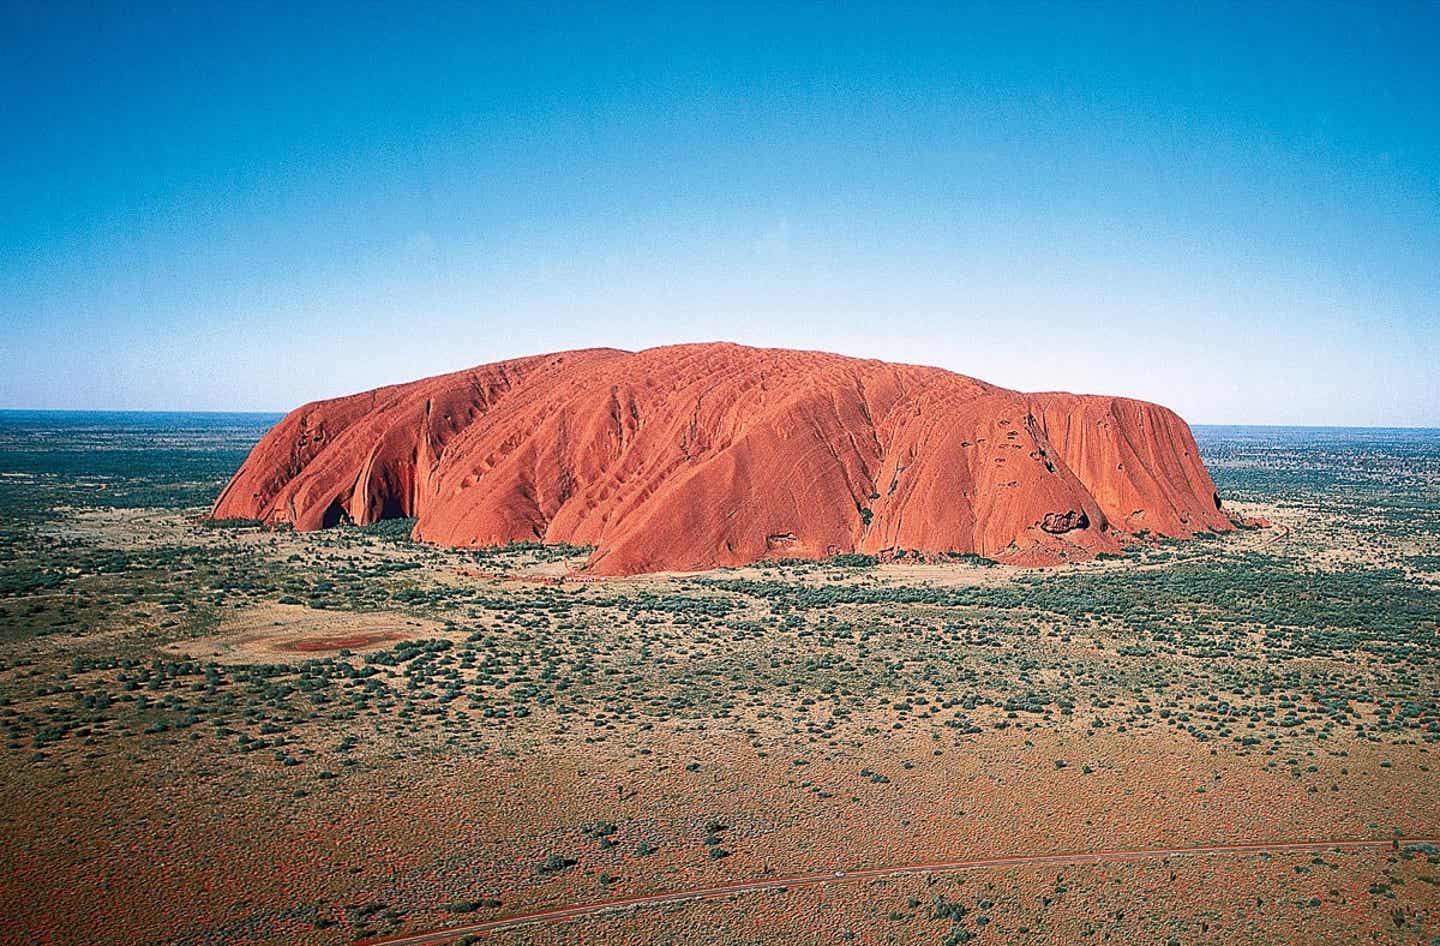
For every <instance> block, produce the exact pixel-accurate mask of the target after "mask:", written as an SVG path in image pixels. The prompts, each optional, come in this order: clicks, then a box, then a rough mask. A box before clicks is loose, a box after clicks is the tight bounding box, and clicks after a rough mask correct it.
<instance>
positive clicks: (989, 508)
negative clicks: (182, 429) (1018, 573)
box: [212, 344, 1232, 574]
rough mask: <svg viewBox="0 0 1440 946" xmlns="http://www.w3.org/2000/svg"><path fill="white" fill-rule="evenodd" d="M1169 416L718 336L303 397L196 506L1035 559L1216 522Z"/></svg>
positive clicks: (435, 534)
mask: <svg viewBox="0 0 1440 946" xmlns="http://www.w3.org/2000/svg"><path fill="white" fill-rule="evenodd" d="M1215 496H1216V494H1215V487H1214V484H1213V482H1211V479H1210V476H1209V474H1208V473H1207V472H1206V470H1205V467H1204V465H1203V463H1201V461H1200V458H1199V453H1198V451H1197V450H1196V447H1195V442H1194V439H1193V438H1192V436H1191V434H1190V430H1189V428H1188V427H1187V426H1186V424H1185V422H1184V421H1182V420H1181V419H1180V418H1179V417H1177V416H1176V415H1175V414H1174V413H1173V412H1171V411H1169V410H1166V409H1165V408H1163V407H1159V406H1158V405H1154V404H1148V403H1145V402H1142V401H1132V400H1129V399H1126V398H1115V397H1095V396H1078V395H1073V394H1022V393H1018V392H1015V391H1009V390H1006V389H1004V388H998V387H995V386H993V385H989V384H986V383H984V382H982V381H977V380H975V379H973V378H968V377H965V376H963V375H958V374H954V373H952V372H948V371H943V370H941V369H938V368H926V367H919V366H914V365H898V364H889V363H885V362H880V361H869V360H861V359H855V358H845V357H841V356H839V355H830V354H824V353H819V352H798V351H786V350H778V349H757V348H747V347H742V346H738V345H729V344H707V345H679V346H673V347H666V348H655V349H649V350H646V351H641V352H634V353H631V352H623V351H616V350H613V349H591V350H584V351H572V352H564V353H561V354H555V355H543V356H536V357H532V358H521V359H516V360H514V361H506V362H499V363H496V364H492V365H485V366H482V367H479V368H475V369H472V370H469V371H461V372H456V373H454V374H449V375H442V376H439V377H435V378H427V379H425V380H422V381H415V382H412V383H410V384H402V385H395V386H392V387H386V388H379V389H377V390H375V391H370V392H366V393H364V394H357V395H351V396H349V397H342V398H336V399H334V400H328V401H320V402H316V403H313V404H308V405H305V406H304V407H301V408H299V409H297V410H295V411H293V412H292V413H291V414H289V415H288V416H286V417H285V419H284V420H282V421H281V422H280V423H279V424H278V425H277V426H276V427H275V428H274V429H273V430H271V431H270V432H269V433H268V434H267V435H266V436H265V437H264V439H263V440H262V441H261V442H260V443H259V444H258V445H257V446H256V447H255V449H254V450H253V451H252V453H251V454H250V456H249V458H248V459H247V460H246V461H245V463H244V465H243V466H242V467H241V468H240V470H239V472H237V473H236V474H235V477H234V478H233V479H232V480H231V482H230V484H229V485H228V486H227V487H226V489H225V491H224V492H223V493H222V494H221V496H220V498H219V499H218V500H217V501H216V503H215V507H214V510H213V513H212V514H213V515H214V516H215V517H217V518H257V519H262V520H264V521H266V522H269V523H281V522H288V523H292V524H294V526H295V528H297V529H316V528H323V527H326V526H329V525H334V524H336V523H337V522H341V521H353V522H357V523H362V524H364V523H370V522H375V521H377V520H379V519H383V518H389V517H395V516H413V517H415V518H416V519H417V523H416V526H415V531H414V535H415V538H416V539H419V540H423V541H429V542H435V543H439V544H443V545H451V546H461V547H466V546H488V545H496V544H504V543H509V542H516V541H535V540H540V541H546V542H555V543H558V542H564V543H570V544H575V545H589V546H594V547H595V551H594V553H593V555H592V556H591V558H590V562H589V568H590V569H591V570H593V571H594V572H595V573H598V574H629V573H635V572H645V571H659V570H696V569H704V568H711V567H715V566H724V565H739V564H744V563H748V562H753V561H757V560H761V559H765V558H781V557H783V558H794V557H811V558H814V557H821V556H827V555H834V554H837V553H842V552H868V553H884V552H887V551H891V550H897V549H906V550H918V551H922V552H928V553H946V552H960V553H964V552H970V553H976V554H979V555H983V556H986V557H989V558H994V559H999V560H1002V561H1008V562H1015V563H1019V564H1030V565H1040V564H1053V563H1057V562H1060V561H1065V560H1077V559H1084V558H1089V557H1092V556H1093V555H1095V554H1097V553H1100V552H1114V551H1118V550H1119V548H1120V547H1121V545H1122V543H1123V542H1124V541H1125V540H1126V539H1127V537H1128V536H1130V535H1133V534H1136V533H1139V532H1140V531H1142V530H1144V531H1147V532H1149V533H1153V534H1157V535H1166V536H1188V535H1193V534H1194V533H1196V532H1200V531H1214V530H1223V529H1229V528H1231V527H1232V524H1231V522H1230V519H1229V517H1228V516H1227V515H1226V513H1225V512H1224V510H1223V509H1221V508H1220V505H1219V503H1218V502H1216V499H1215Z"/></svg>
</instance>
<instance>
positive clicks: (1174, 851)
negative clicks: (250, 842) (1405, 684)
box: [360, 838, 1440, 946]
mask: <svg viewBox="0 0 1440 946" xmlns="http://www.w3.org/2000/svg"><path fill="white" fill-rule="evenodd" d="M1415 844H1429V845H1437V846H1440V838H1395V839H1390V838H1385V839H1354V838H1352V839H1341V840H1330V841H1255V842H1248V843H1240V844H1213V845H1204V846H1200V847H1169V848H1137V849H1128V850H1107V851H1082V852H1073V853H1063V854H1017V855H1011V856H1006V857H985V858H967V859H960V860H946V861H931V862H926V863H919V864H899V865H893V866H889V867H866V868H860V869H857V870H846V871H827V872H819V873H811V874H793V875H790V876H786V877H762V878H758V879H756V880H748V881H740V882H738V883H733V884H722V885H720V886H718V887H698V888H694V889H691V890H676V891H669V892H664V893H654V894H647V895H644V896H639V897H622V898H618V899H614V900H599V901H594V902H591V903H581V904H575V905H573V906H565V907H551V908H549V909H545V910H535V911H532V912H529V913H518V914H515V915H513V916H506V917H498V918H496V919H493V920H480V921H477V922H474V923H462V924H459V925H457V926H451V927H447V928H445V929H441V930H430V931H427V932H423V933H408V934H402V935H400V936H389V937H382V938H379V939H371V940H365V941H363V942H362V943H361V944H360V946H442V944H445V943H451V942H454V941H455V940H457V939H459V938H461V937H462V936H467V935H481V934H485V933H498V932H503V931H505V930H512V929H516V928H517V927H522V926H529V925H532V924H537V923H560V922H564V921H566V920H578V919H585V918H587V917H593V916H598V915H600V914H604V913H613V912H617V911H622V910H633V909H637V908H643V907H657V906H667V905H670V904H676V903H686V902H689V901H694V900H722V899H724V898H726V897H733V896H736V895H737V894H744V893H757V892H761V891H767V890H774V891H780V890H786V889H789V888H792V887H816V886H820V885H821V884H839V883H853V882H855V881H862V880H875V879H878V878H882V877H900V876H904V875H907V874H930V873H954V872H957V871H971V870H990V869H995V868H1002V867H1029V866H1034V865H1037V864H1039V865H1044V864H1093V863H1116V862H1123V861H1139V860H1150V859H1154V858H1165V857H1192V856H1215V855H1244V854H1285V853H1309V852H1323V851H1333V850H1352V851H1353V850H1382V849H1384V848H1387V847H1392V846H1396V847H1404V846H1406V845H1415Z"/></svg>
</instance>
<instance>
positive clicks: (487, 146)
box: [0, 3, 1440, 426]
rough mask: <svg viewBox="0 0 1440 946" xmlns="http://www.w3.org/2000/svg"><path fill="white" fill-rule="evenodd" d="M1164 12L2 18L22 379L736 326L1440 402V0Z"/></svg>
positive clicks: (966, 354)
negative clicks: (1369, 5) (1373, 6)
mask: <svg viewBox="0 0 1440 946" xmlns="http://www.w3.org/2000/svg"><path fill="white" fill-rule="evenodd" d="M292 6H294V7H301V8H303V9H292V8H291V7H292ZM1173 6H1178V5H1171V4H1144V5H1135V6H1128V7H1105V6H1101V5H1092V4H1084V5H1080V6H1079V7H1078V8H1074V7H1066V6H1058V5H1057V6H1052V5H1044V6H1017V5H1013V4H996V5H980V6H968V5H955V6H946V7H929V6H924V5H899V6H892V5H883V6H874V7H868V8H865V7H862V6H861V5H859V4H845V5H844V6H843V8H842V7H841V6H840V5H835V6H825V5H817V4H807V5H803V6H784V7H770V6H768V5H767V6H757V7H735V6H726V7H725V8H723V9H718V8H707V7H699V6H696V7H676V6H669V7H666V8H663V9H653V10H650V11H648V12H628V13H624V14H620V13H617V12H615V11H613V10H606V9H605V8H602V7H583V6H563V7H548V8H544V9H542V8H541V7H540V5H538V4H533V5H532V4H526V5H523V6H516V7H513V8H506V7H503V6H500V5H496V4H484V3H480V4H466V5H457V6H455V7H439V6H433V5H429V4H423V3H421V4H414V5H412V6H411V7H409V8H406V7H400V6H397V5H389V7H390V9H388V10H387V9H385V7H384V6H382V5H375V6H347V7H342V6H339V5H336V6H331V5H328V4H325V3H312V4H295V5H291V4H286V5H275V6H273V7H266V6H264V5H260V4H229V3H227V4H222V5H216V6H213V7H209V6H206V5H205V4H203V3H176V4H174V5H173V6H170V7H166V6H164V5H160V4H140V5H124V6H120V5H116V6H110V7H108V12H106V10H107V5H106V4H103V3H87V4H75V5H73V6H71V5H69V4H56V3H33V4H21V5H19V6H16V5H15V4H13V3H0V9H3V30H0V35H3V38H0V101H3V103H4V104H3V107H0V141H3V142H4V145H3V146H0V323H3V326H0V327H3V339H4V341H3V342H0V407H18V408H40V407H54V408H139V409H143V408H176V409H186V408H189V409H287V408H289V407H292V406H295V405H296V404H298V403H300V402H301V401H304V400H308V399H311V398H316V397H322V396H329V395H335V394H341V393H347V392H350V391H353V390H358V389H362V388H366V387H371V386H374V385H377V384H382V383H387V382H392V381H400V380H408V379H410V378H413V377H418V376H421V375H425V374H431V373H435V372H439V371H443V370H450V369H455V368H459V367H464V366H468V365H472V364H477V363H481V362H487V361H493V360H496V359H500V358H504V357H509V356H513V355H519V354H528V353H533V352H537V351H550V350H556V349H564V348H575V347H584V346H591V345H613V346H617V347H625V348H639V347H646V346H649V345H657V344H666V343H671V342H679V341H696V340H711V339H727V340H733V341H740V342H746V343H751V344H763V345H781V346H788V347H803V348H818V349H826V350H831V351H839V352H844V353H847V354H855V355H866V356H874V357H880V358H887V359H895V360H903V361H913V362H921V363H926V364H937V365H942V366H944V367H947V368H952V369H955V370H957V371H962V372H965V373H968V374H973V375H976V376H978V377H982V378H985V379H987V380H990V381H994V382H997V383H1000V384H1005V385H1009V386H1012V387H1018V388H1024V389H1057V388H1058V389H1069V390H1080V391H1099V392H1110V393H1123V394H1129V395H1134V396H1138V397H1145V398H1150V399H1154V400H1158V401H1161V402H1163V403H1166V404H1168V405H1170V406H1172V407H1174V408H1176V409H1177V410H1179V411H1180V412H1181V413H1182V414H1183V415H1184V416H1186V417H1187V418H1188V419H1190V420H1192V421H1195V422H1216V423H1298V424H1304V423H1308V424H1379V425H1427V426H1440V382H1437V376H1440V368H1437V365H1440V56H1437V54H1436V49H1437V43H1440V6H1437V5H1436V4H1433V3H1431V4H1427V5H1414V6H1410V5H1401V4H1382V5H1376V6H1377V7H1378V8H1377V9H1364V8H1360V7H1359V6H1358V5H1357V6H1353V7H1344V6H1332V5H1318V4H1309V5H1303V6H1295V7H1281V6H1278V5H1274V4H1237V5H1224V6H1212V5H1204V4H1202V5H1198V6H1196V7H1195V8H1194V9H1185V10H1178V9H1162V8H1170V7H1173ZM67 7H69V9H68V10H67V9H66V8H67Z"/></svg>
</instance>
